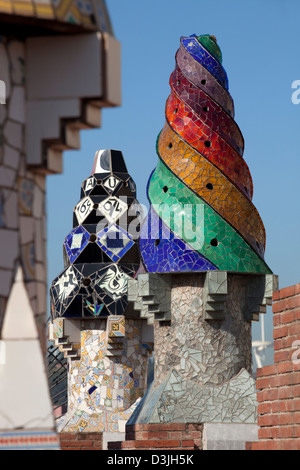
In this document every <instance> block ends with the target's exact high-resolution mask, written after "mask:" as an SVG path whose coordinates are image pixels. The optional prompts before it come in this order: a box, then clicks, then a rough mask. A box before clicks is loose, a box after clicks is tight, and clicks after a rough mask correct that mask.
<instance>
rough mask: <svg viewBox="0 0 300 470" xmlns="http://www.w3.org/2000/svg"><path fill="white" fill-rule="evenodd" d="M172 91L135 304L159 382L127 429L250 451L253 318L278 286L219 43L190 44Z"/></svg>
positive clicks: (200, 39) (150, 190)
mask: <svg viewBox="0 0 300 470" xmlns="http://www.w3.org/2000/svg"><path fill="white" fill-rule="evenodd" d="M170 87H171V93H170V96H169V97H168V99H167V102H166V107H165V118H166V119H165V125H164V127H163V129H162V131H161V132H160V134H159V136H158V138H157V142H156V151H157V155H158V163H157V166H156V168H155V169H154V171H153V172H152V174H151V175H150V178H149V182H148V187H147V195H148V199H149V202H150V210H149V213H148V216H147V218H146V219H145V221H144V223H143V225H142V228H141V236H140V240H139V245H140V253H141V259H142V263H143V267H144V269H145V272H144V273H142V272H140V273H139V275H138V276H137V278H136V279H133V280H130V281H129V297H128V298H129V300H130V301H131V302H133V305H134V308H135V309H136V310H137V311H138V312H139V314H140V317H141V318H145V319H147V321H148V322H149V323H150V324H153V327H154V381H153V383H152V384H151V387H150V388H149V390H148V391H147V394H146V395H145V396H144V397H143V399H142V400H141V402H140V404H139V405H138V407H137V408H136V410H135V412H134V413H133V415H132V416H131V418H130V419H129V421H128V425H130V426H135V425H138V426H139V427H138V428H137V429H139V430H140V431H141V430H142V429H143V428H142V426H143V424H147V423H150V424H155V423H160V424H161V430H163V429H164V425H165V423H198V424H199V423H202V424H203V425H204V435H205V442H206V444H205V446H206V448H230V446H231V447H232V448H239V446H241V448H245V446H244V443H245V441H246V440H247V439H248V438H249V437H250V436H251V439H252V440H255V436H256V434H257V429H256V406H257V403H256V387H255V380H254V379H253V377H252V347H251V346H252V337H251V322H252V321H253V320H259V315H260V314H262V313H265V312H266V307H267V305H270V304H271V299H272V292H273V290H275V289H276V288H277V281H278V280H277V277H276V276H273V274H272V271H271V270H270V268H269V267H268V265H267V264H266V262H265V260H264V251H265V243H266V240H265V229H264V225H263V222H262V220H261V218H260V216H259V213H258V211H257V209H256V208H255V207H254V205H253V203H252V196H253V184H252V178H251V174H250V171H249V169H248V166H247V164H246V161H245V160H244V158H243V150H244V140H243V136H242V133H241V131H240V129H239V127H238V125H237V123H236V122H235V120H234V104H233V100H232V97H231V96H230V94H229V91H228V79H227V74H226V72H225V69H224V68H223V66H222V54H221V50H220V48H219V46H218V44H217V40H216V38H215V37H214V36H210V35H202V36H196V35H192V36H190V37H182V38H181V39H180V46H179V49H178V50H177V53H176V63H175V69H174V71H173V72H172V74H171V77H170ZM145 429H146V428H145ZM233 435H235V436H237V437H236V442H235V443H233V441H232V436H233ZM128 445H129V444H127V447H128ZM205 446H204V447H205ZM129 447H130V445H129Z"/></svg>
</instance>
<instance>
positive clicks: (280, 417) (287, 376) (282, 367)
mask: <svg viewBox="0 0 300 470" xmlns="http://www.w3.org/2000/svg"><path fill="white" fill-rule="evenodd" d="M273 314H274V316H273V325H274V330H273V338H274V364H273V365H270V366H265V367H262V368H260V369H258V370H257V381H256V384H257V389H258V393H257V399H258V410H257V411H258V426H259V431H258V437H259V441H258V442H253V443H248V444H247V448H248V449H252V450H300V283H299V284H296V285H294V286H290V287H286V288H284V289H280V290H278V291H276V292H274V294H273Z"/></svg>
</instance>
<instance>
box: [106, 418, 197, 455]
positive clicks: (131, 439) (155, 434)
mask: <svg viewBox="0 0 300 470" xmlns="http://www.w3.org/2000/svg"><path fill="white" fill-rule="evenodd" d="M202 435H203V425H202V424H192V423H158V424H133V425H129V426H126V440H125V441H123V442H110V443H108V450H117V449H122V450H165V449H168V450H179V449H180V450H202Z"/></svg>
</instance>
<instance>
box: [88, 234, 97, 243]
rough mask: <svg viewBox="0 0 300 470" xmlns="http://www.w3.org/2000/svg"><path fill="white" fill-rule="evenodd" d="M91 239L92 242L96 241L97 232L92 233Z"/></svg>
mask: <svg viewBox="0 0 300 470" xmlns="http://www.w3.org/2000/svg"><path fill="white" fill-rule="evenodd" d="M89 240H90V242H92V243H95V241H96V240H97V235H96V234H95V233H91V234H90V238H89Z"/></svg>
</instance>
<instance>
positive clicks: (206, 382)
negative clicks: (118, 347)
mask: <svg viewBox="0 0 300 470" xmlns="http://www.w3.org/2000/svg"><path fill="white" fill-rule="evenodd" d="M276 289H277V277H276V276H273V275H271V274H270V275H249V274H246V275H245V274H238V273H227V272H225V271H224V272H220V271H218V272H216V271H214V272H207V273H184V274H182V273H172V274H171V273H168V274H154V273H152V274H151V273H146V274H139V276H138V279H136V280H132V281H130V284H129V300H130V301H132V302H133V305H134V308H135V309H136V310H138V311H139V312H140V316H141V318H146V319H147V321H148V322H149V323H150V324H151V323H152V324H153V325H154V364H155V366H154V381H153V383H152V385H151V387H150V389H149V390H148V393H147V395H146V396H145V397H144V398H143V399H142V401H141V403H140V404H139V405H138V407H137V409H136V410H135V412H134V413H133V415H132V417H131V418H130V419H129V421H128V424H129V425H132V424H146V423H162V424H163V423H202V424H204V425H205V426H204V431H205V433H206V434H205V435H206V439H207V442H208V444H207V445H208V447H209V446H211V447H214V446H216V448H218V446H219V445H221V444H220V443H219V442H216V440H215V438H214V437H213V436H214V433H215V432H217V433H218V432H219V431H220V429H223V431H224V432H225V435H227V432H229V429H231V430H230V432H232V433H237V435H238V434H239V431H238V429H240V431H241V439H240V440H239V437H236V438H235V440H236V443H235V444H233V445H239V443H240V441H241V442H242V444H241V445H243V442H244V441H245V440H246V437H247V436H252V438H253V436H255V433H256V430H257V426H256V420H257V411H256V410H257V402H256V387H255V380H254V378H253V377H252V354H251V342H252V337H251V321H252V320H257V319H258V318H259V314H263V313H264V312H266V306H267V305H269V304H270V303H271V298H272V292H273V290H276ZM162 299H163V300H162ZM229 425H232V427H231V428H228V426H229ZM220 432H221V437H220V436H219V437H218V438H216V439H219V440H220V439H221V440H222V431H220ZM227 438H228V436H227ZM254 438H255V437H254ZM228 439H229V441H230V438H228ZM222 445H224V442H223V443H222ZM225 445H229V444H228V442H227V444H226V443H225ZM230 445H231V444H230Z"/></svg>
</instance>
